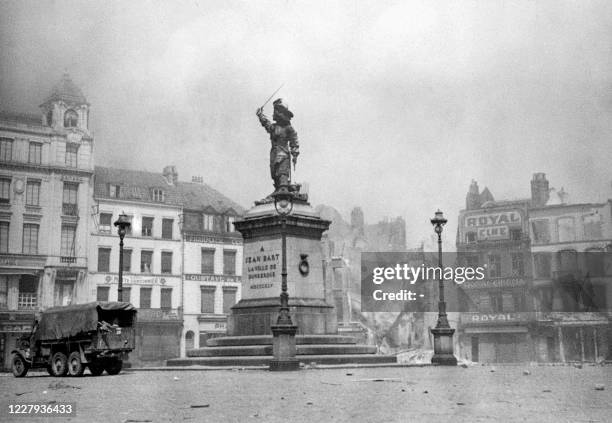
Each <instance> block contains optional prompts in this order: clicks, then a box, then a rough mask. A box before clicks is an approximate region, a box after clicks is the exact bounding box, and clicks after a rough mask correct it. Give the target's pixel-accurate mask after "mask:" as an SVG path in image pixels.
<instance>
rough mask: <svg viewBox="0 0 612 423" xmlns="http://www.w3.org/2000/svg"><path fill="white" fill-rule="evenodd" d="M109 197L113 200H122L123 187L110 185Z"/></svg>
mask: <svg viewBox="0 0 612 423" xmlns="http://www.w3.org/2000/svg"><path fill="white" fill-rule="evenodd" d="M108 196H109V197H111V198H121V186H120V185H109V186H108Z"/></svg>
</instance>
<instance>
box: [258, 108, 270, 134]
mask: <svg viewBox="0 0 612 423" xmlns="http://www.w3.org/2000/svg"><path fill="white" fill-rule="evenodd" d="M256 115H257V117H258V118H259V123H261V126H263V127H264V128H266V131H267V132H268V133H270V132H271V131H272V122H270V120H269V119H268V118H267V117H266V115H264V113H263V109H262V108H261V107H260V108H259V109H257V112H256Z"/></svg>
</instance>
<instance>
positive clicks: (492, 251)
mask: <svg viewBox="0 0 612 423" xmlns="http://www.w3.org/2000/svg"><path fill="white" fill-rule="evenodd" d="M530 203H531V201H530V200H517V201H495V200H494V198H493V196H492V194H491V193H490V192H489V190H488V189H487V188H485V189H484V190H483V191H482V192H479V188H478V184H477V183H476V182H475V181H472V184H471V186H470V189H469V192H468V194H467V198H466V208H465V210H461V211H460V213H459V222H458V229H457V244H456V245H457V253H458V260H459V262H460V264H461V265H463V266H467V267H473V268H476V267H483V268H484V269H485V272H484V273H485V278H484V279H483V280H473V281H466V282H464V283H463V284H461V285H458V286H457V294H458V307H459V310H460V316H459V322H458V331H457V335H458V341H459V351H458V354H459V355H460V357H461V358H467V359H469V360H472V361H475V362H487V363H490V362H524V361H530V360H531V357H532V356H533V348H532V344H533V343H532V339H531V333H530V328H531V325H532V318H533V313H532V306H531V300H530V298H531V257H530V241H529V231H528V216H529V215H528V210H529V206H530Z"/></svg>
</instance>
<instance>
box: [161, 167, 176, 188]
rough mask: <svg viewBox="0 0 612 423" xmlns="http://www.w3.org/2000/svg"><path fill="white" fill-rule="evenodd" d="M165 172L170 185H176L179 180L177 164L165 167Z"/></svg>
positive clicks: (165, 177)
mask: <svg viewBox="0 0 612 423" xmlns="http://www.w3.org/2000/svg"><path fill="white" fill-rule="evenodd" d="M163 174H164V179H166V182H167V183H168V185H175V184H176V183H177V182H178V172H177V171H176V167H175V166H172V165H170V166H166V167H164V172H163Z"/></svg>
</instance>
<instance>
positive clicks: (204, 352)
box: [187, 344, 376, 357]
mask: <svg viewBox="0 0 612 423" xmlns="http://www.w3.org/2000/svg"><path fill="white" fill-rule="evenodd" d="M375 353H376V347H375V346H374V345H354V344H334V345H325V344H323V345H321V344H302V345H297V355H298V356H300V355H345V354H375ZM262 355H272V345H241V346H232V347H205V348H197V349H194V350H190V351H188V352H187V356H188V357H225V356H262Z"/></svg>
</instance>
